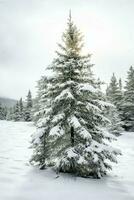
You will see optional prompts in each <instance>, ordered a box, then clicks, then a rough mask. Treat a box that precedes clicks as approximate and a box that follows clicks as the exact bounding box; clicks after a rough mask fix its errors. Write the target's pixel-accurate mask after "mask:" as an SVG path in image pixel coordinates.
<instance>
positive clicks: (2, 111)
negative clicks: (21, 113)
mask: <svg viewBox="0 0 134 200" xmlns="http://www.w3.org/2000/svg"><path fill="white" fill-rule="evenodd" d="M6 114H7V109H6V107H3V106H2V104H1V103H0V120H4V119H6Z"/></svg>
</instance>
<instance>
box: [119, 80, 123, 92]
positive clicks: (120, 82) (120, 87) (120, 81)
mask: <svg viewBox="0 0 134 200" xmlns="http://www.w3.org/2000/svg"><path fill="white" fill-rule="evenodd" d="M119 89H120V91H121V93H122V89H123V87H122V80H121V78H120V79H119Z"/></svg>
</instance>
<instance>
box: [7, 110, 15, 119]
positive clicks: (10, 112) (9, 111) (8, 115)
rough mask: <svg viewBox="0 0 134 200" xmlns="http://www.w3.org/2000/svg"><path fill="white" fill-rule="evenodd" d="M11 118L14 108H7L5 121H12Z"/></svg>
mask: <svg viewBox="0 0 134 200" xmlns="http://www.w3.org/2000/svg"><path fill="white" fill-rule="evenodd" d="M13 118H14V108H13V107H11V108H8V109H7V115H6V120H7V121H12V120H13Z"/></svg>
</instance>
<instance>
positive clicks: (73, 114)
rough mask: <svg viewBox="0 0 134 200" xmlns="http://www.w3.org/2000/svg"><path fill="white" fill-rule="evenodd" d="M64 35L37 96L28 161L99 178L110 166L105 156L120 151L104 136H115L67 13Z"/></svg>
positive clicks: (111, 158)
mask: <svg viewBox="0 0 134 200" xmlns="http://www.w3.org/2000/svg"><path fill="white" fill-rule="evenodd" d="M62 39H63V45H60V44H59V47H60V49H61V52H57V58H56V59H54V60H53V62H52V64H51V65H50V66H49V67H48V70H50V71H52V72H53V76H51V77H47V78H46V80H47V82H46V83H47V84H46V87H44V88H45V91H44V94H43V96H42V97H41V101H40V102H41V107H42V108H43V114H42V115H41V118H40V119H39V120H38V122H37V132H36V134H35V135H34V136H33V147H34V148H35V150H34V155H33V157H32V162H37V163H38V164H39V166H40V168H41V169H43V168H45V167H46V166H50V165H52V166H54V167H55V169H56V170H57V171H58V172H68V173H73V174H76V175H79V176H83V177H89V176H92V177H95V178H99V177H101V176H103V175H104V174H106V170H107V169H111V165H110V164H109V163H108V162H107V161H106V160H110V161H112V162H116V155H117V154H119V152H118V151H117V150H116V149H114V148H113V147H111V146H110V144H109V145H108V143H106V142H105V141H106V140H109V141H110V140H111V139H112V138H113V137H112V135H111V134H110V133H108V132H106V131H105V130H104V129H103V128H102V126H103V125H104V124H106V123H107V121H108V119H106V117H105V116H104V115H103V108H104V106H106V105H107V103H106V102H104V101H103V100H102V96H101V92H100V91H99V87H98V86H99V84H98V81H96V80H95V79H94V77H93V73H92V70H91V68H92V66H93V65H92V64H90V57H91V55H87V56H82V55H81V50H82V47H83V43H82V36H81V33H80V32H79V30H78V29H77V27H76V26H75V25H74V23H73V22H72V19H71V15H70V17H69V20H68V24H67V29H66V31H65V33H63V38H62ZM41 107H40V108H41ZM44 108H45V112H44Z"/></svg>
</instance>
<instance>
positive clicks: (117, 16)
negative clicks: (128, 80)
mask: <svg viewBox="0 0 134 200" xmlns="http://www.w3.org/2000/svg"><path fill="white" fill-rule="evenodd" d="M69 9H71V10H72V16H73V21H74V22H75V23H76V25H77V26H78V28H80V29H81V31H82V33H83V34H84V36H85V37H84V42H85V50H86V52H89V53H92V54H93V55H92V60H91V61H92V63H94V64H95V66H94V73H95V74H96V76H97V77H100V78H101V79H102V80H104V81H106V82H108V81H109V79H110V77H111V75H112V73H113V72H115V74H116V75H117V77H122V78H124V77H125V76H126V72H127V70H128V68H129V67H130V65H133V64H134V59H133V57H134V0H118V1H117V0H0V96H4V97H10V98H17V99H19V98H20V97H21V96H22V97H25V96H26V94H27V91H28V89H31V91H32V92H33V94H34V95H35V86H36V81H37V80H39V78H40V76H41V75H43V74H45V68H46V66H47V65H48V64H50V63H51V61H52V59H53V57H54V56H55V50H56V49H57V43H58V42H59V41H60V39H61V35H62V32H63V31H64V29H65V27H66V22H67V18H68V13H69Z"/></svg>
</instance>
